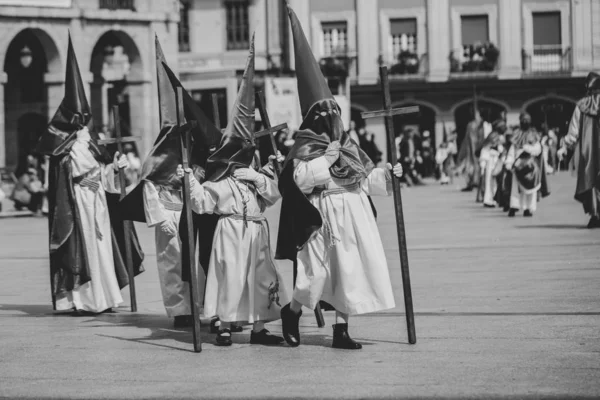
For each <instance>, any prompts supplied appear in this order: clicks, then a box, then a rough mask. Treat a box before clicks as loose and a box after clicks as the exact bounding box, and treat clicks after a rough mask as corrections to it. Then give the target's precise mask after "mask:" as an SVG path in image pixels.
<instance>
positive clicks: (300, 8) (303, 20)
mask: <svg viewBox="0 0 600 400" xmlns="http://www.w3.org/2000/svg"><path fill="white" fill-rule="evenodd" d="M289 3H290V7H292V9H293V10H294V12H295V13H296V15H297V16H298V20H299V21H300V24H301V25H302V29H303V30H304V35H306V40H308V43H309V44H310V45H311V46H313V43H311V40H310V39H311V32H312V31H311V29H310V2H309V1H307V0H290V2H289ZM288 25H289V24H288ZM289 46H290V47H289V48H290V49H291V51H290V67H291V69H292V70H295V69H296V58H295V55H294V37H293V36H292V32H291V29H290V43H289Z"/></svg>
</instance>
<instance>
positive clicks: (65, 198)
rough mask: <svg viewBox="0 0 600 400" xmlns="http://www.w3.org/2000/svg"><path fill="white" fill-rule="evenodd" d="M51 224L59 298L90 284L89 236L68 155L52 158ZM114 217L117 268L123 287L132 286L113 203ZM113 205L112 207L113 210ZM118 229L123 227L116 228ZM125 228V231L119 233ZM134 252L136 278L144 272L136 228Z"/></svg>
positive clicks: (52, 268) (54, 277) (52, 261)
mask: <svg viewBox="0 0 600 400" xmlns="http://www.w3.org/2000/svg"><path fill="white" fill-rule="evenodd" d="M49 168H50V172H49V177H50V179H49V189H50V190H49V191H48V193H49V195H48V205H49V208H48V223H49V231H50V232H49V241H50V274H51V282H52V294H53V296H56V295H57V294H59V293H64V292H68V291H71V290H73V289H76V288H77V287H79V286H81V285H83V284H85V283H87V282H89V281H90V279H91V276H90V270H89V264H88V255H87V252H86V247H85V240H86V238H85V236H84V234H83V229H82V226H81V218H80V216H79V212H78V210H77V206H76V203H75V194H74V190H73V175H72V171H71V163H70V157H69V155H68V153H63V154H61V155H58V156H53V157H51V159H50V166H49ZM107 203H108V207H109V213H110V218H111V230H112V232H111V239H112V245H113V257H114V267H115V273H116V276H117V280H118V283H119V287H120V288H124V287H125V286H127V285H128V284H129V277H128V275H127V268H126V265H125V262H124V259H125V255H124V249H125V242H124V240H123V233H122V225H121V224H120V223H119V221H120V214H119V212H118V210H116V209H115V207H114V201H111V202H109V201H108V197H107ZM111 204H112V207H111ZM115 227H121V228H117V229H115ZM119 229H121V231H119ZM132 232H133V235H132V238H131V241H132V246H131V248H132V250H133V260H134V272H135V275H138V274H139V273H141V272H143V270H144V269H143V267H142V261H143V259H144V254H143V253H142V251H141V248H140V244H139V241H138V240H137V234H136V232H135V228H134V229H133V231H132Z"/></svg>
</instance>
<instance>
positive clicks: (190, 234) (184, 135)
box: [176, 86, 202, 353]
mask: <svg viewBox="0 0 600 400" xmlns="http://www.w3.org/2000/svg"><path fill="white" fill-rule="evenodd" d="M176 104H177V125H178V128H179V130H180V134H181V162H182V165H183V169H184V171H186V170H187V169H188V168H189V159H188V149H189V148H190V147H191V146H190V144H191V136H190V129H189V128H188V127H187V126H185V125H184V120H185V116H184V110H183V91H182V88H181V86H179V87H177V103H176ZM190 202H191V191H190V174H188V173H185V175H184V178H183V212H184V214H183V215H184V218H185V220H186V226H187V241H188V247H189V251H188V254H187V255H188V259H187V260H182V261H183V263H184V264H187V267H189V268H190V272H191V274H190V282H189V285H190V296H191V304H190V305H191V308H192V318H193V320H194V323H193V325H192V334H193V337H194V351H195V352H196V353H199V352H201V351H202V338H201V337H200V315H199V310H200V293H199V292H198V289H199V288H198V271H197V270H196V259H195V255H196V251H195V250H196V248H195V241H194V225H193V224H194V222H193V219H192V206H191V204H190ZM182 239H183V238H182Z"/></svg>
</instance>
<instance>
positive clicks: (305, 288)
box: [294, 157, 396, 314]
mask: <svg viewBox="0 0 600 400" xmlns="http://www.w3.org/2000/svg"><path fill="white" fill-rule="evenodd" d="M294 180H295V181H296V184H297V185H298V187H299V188H300V190H302V192H303V193H305V194H307V195H309V199H310V202H311V203H312V204H313V205H314V206H315V207H316V208H317V209H318V210H319V211H320V213H321V216H322V217H323V227H322V228H321V229H320V230H319V231H317V232H316V233H315V234H314V235H313V237H312V238H311V239H309V240H308V242H307V243H306V244H305V245H304V247H303V248H302V249H301V250H300V251H299V252H298V275H297V278H296V287H295V289H294V299H296V300H297V301H299V302H300V303H301V304H302V305H303V306H305V307H308V308H310V309H314V308H315V307H316V306H317V304H318V302H319V300H324V301H326V302H327V303H329V304H331V305H332V306H333V307H335V309H336V310H337V311H340V312H343V313H346V314H364V313H369V312H374V311H380V310H385V309H389V308H394V307H395V305H396V304H395V302H394V294H393V292H392V284H391V281H390V274H389V271H388V266H387V261H386V259H385V253H384V249H383V245H382V243H381V238H380V237H379V230H378V229H377V224H376V222H375V217H374V215H373V211H372V209H371V205H370V203H369V199H368V198H367V194H369V195H380V196H386V195H388V183H387V182H386V178H385V171H384V170H383V169H381V168H375V169H374V170H373V171H372V172H371V174H370V175H369V176H368V177H367V178H366V179H365V180H364V181H363V182H361V185H360V186H359V187H358V188H357V189H356V190H355V191H351V192H348V191H345V192H343V193H337V194H332V195H328V196H321V195H319V194H311V193H312V192H313V189H315V188H316V187H321V188H326V189H337V188H340V183H341V182H339V181H338V180H336V179H334V178H332V177H331V175H330V174H329V164H328V163H327V160H326V159H325V158H324V157H319V158H316V159H314V160H311V161H309V162H300V163H299V164H298V165H297V166H296V169H295V171H294Z"/></svg>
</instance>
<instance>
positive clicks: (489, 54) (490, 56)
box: [448, 42, 500, 78]
mask: <svg viewBox="0 0 600 400" xmlns="http://www.w3.org/2000/svg"><path fill="white" fill-rule="evenodd" d="M448 58H449V62H450V74H451V76H453V77H460V78H462V77H470V76H473V77H477V76H482V75H483V76H487V75H494V74H496V73H497V70H498V61H499V58H500V50H499V49H498V48H497V47H496V46H495V45H494V44H493V43H490V42H486V43H475V44H472V45H464V46H463V47H462V48H460V49H456V50H452V51H451V52H450V56H449V57H448Z"/></svg>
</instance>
